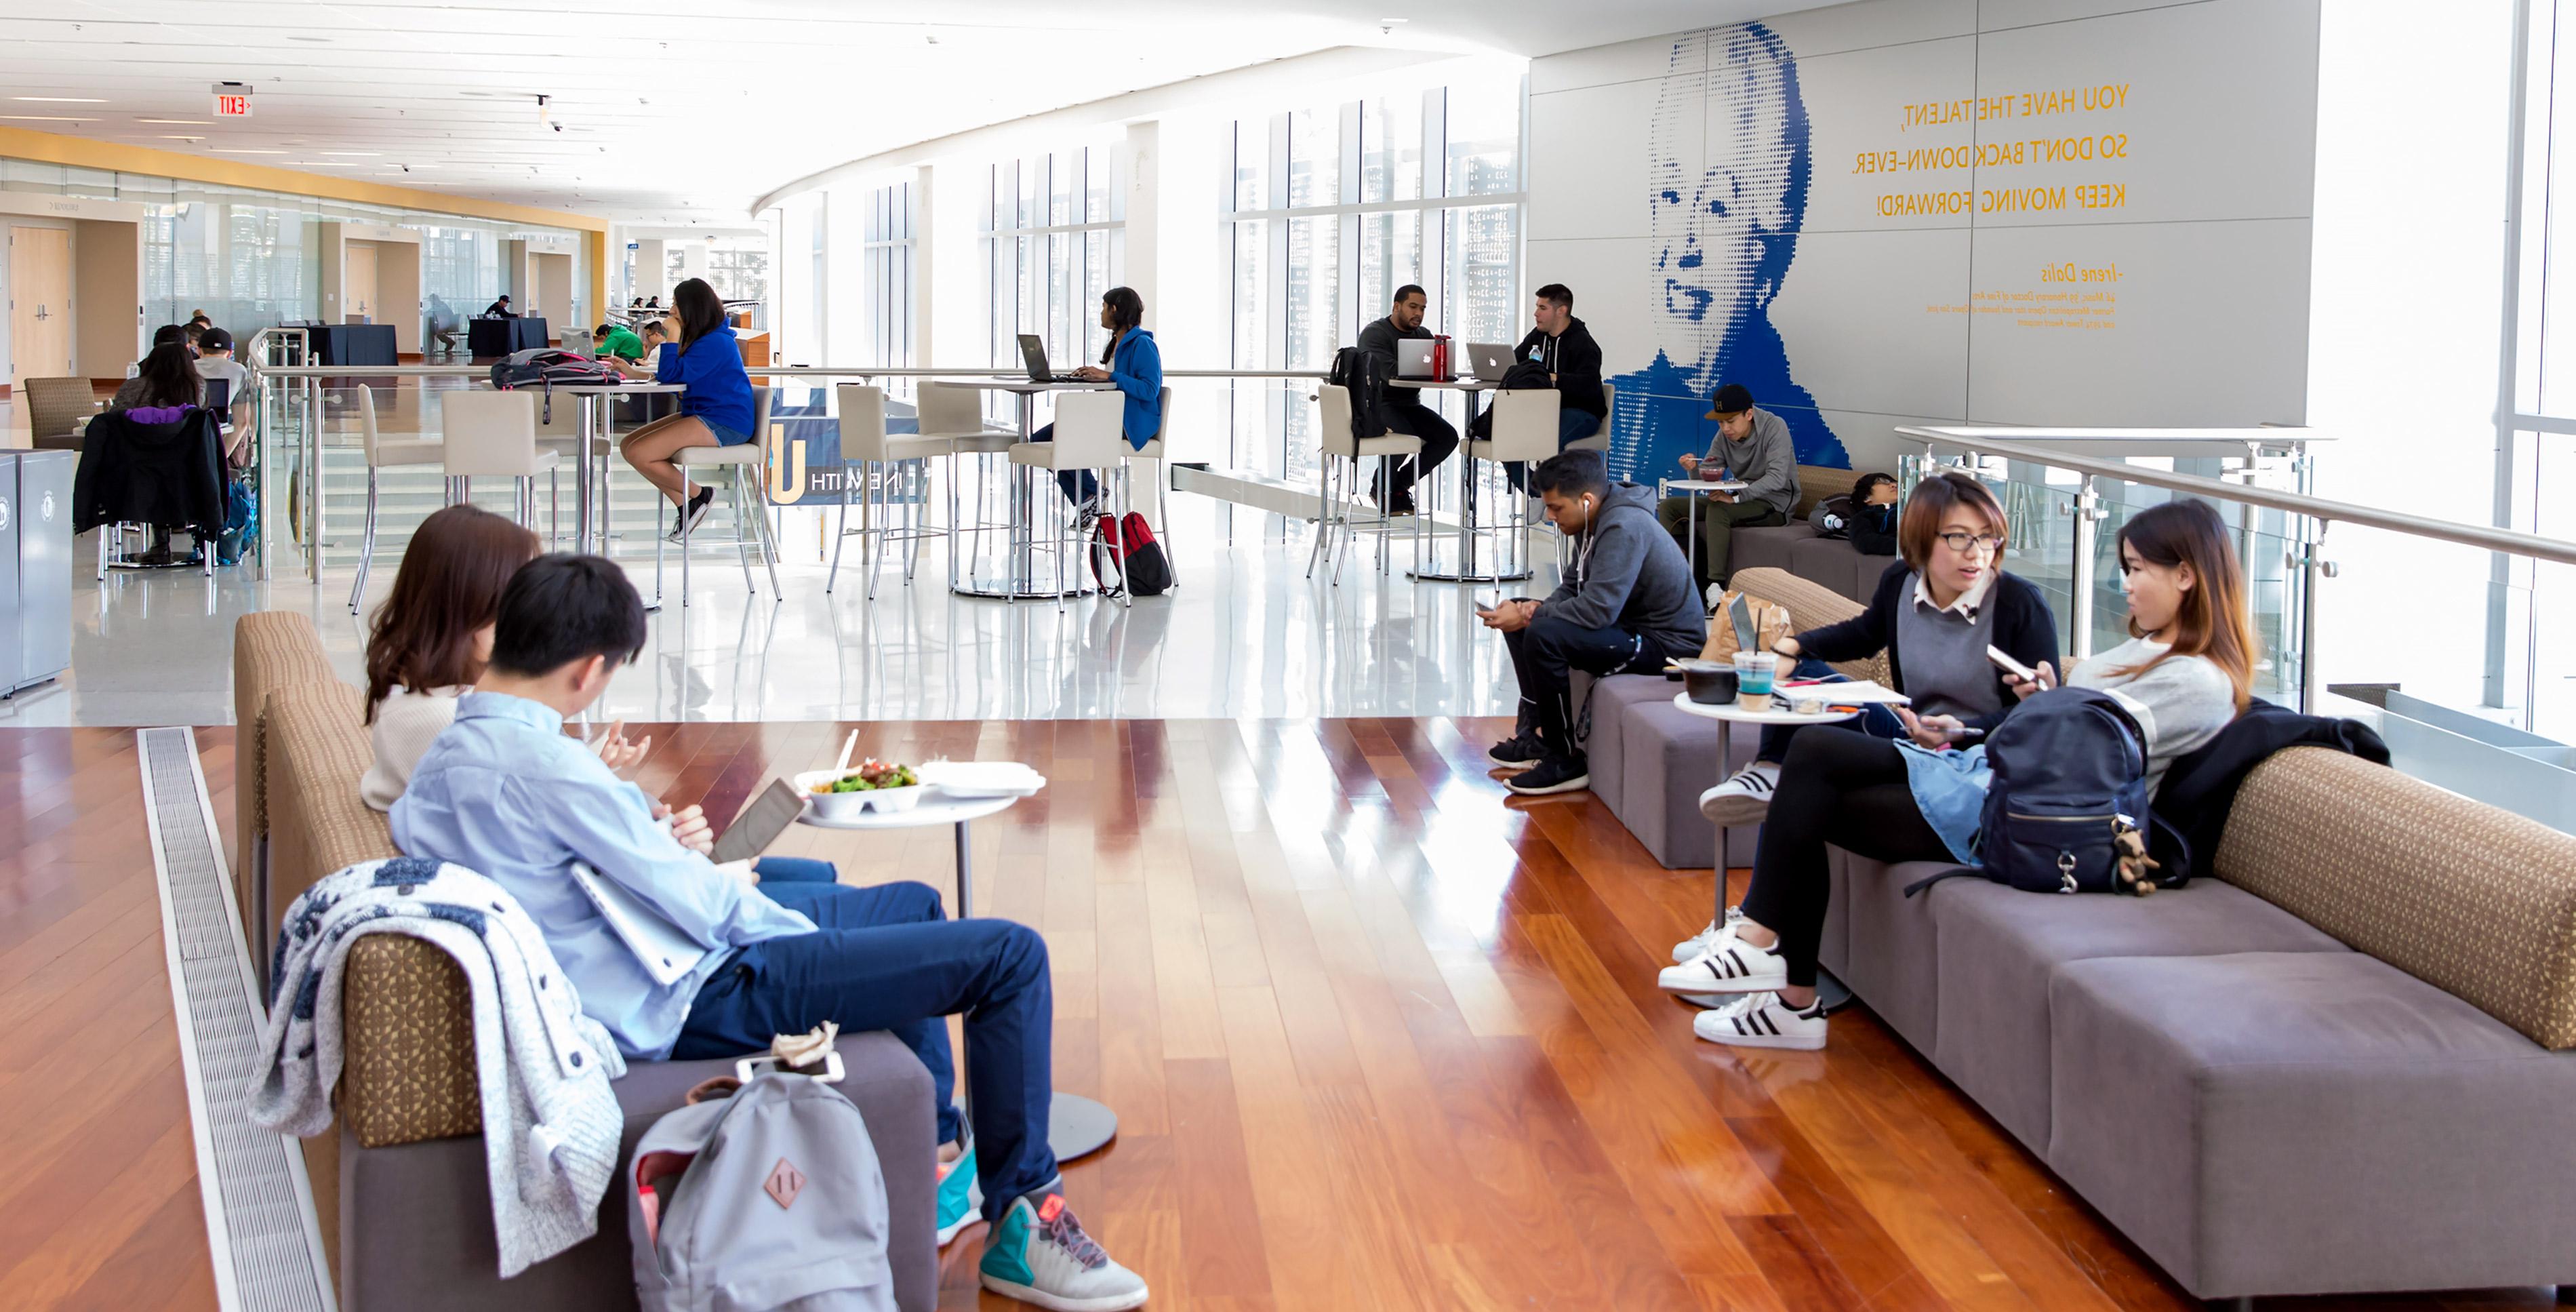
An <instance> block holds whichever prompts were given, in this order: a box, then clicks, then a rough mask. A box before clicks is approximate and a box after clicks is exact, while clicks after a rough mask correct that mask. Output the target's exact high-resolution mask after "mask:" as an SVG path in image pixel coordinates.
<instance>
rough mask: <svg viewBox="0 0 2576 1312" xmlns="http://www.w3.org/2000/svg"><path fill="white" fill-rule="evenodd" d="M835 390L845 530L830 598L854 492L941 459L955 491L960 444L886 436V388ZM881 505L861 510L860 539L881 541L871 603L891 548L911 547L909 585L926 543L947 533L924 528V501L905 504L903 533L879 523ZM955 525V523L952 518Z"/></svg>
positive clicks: (872, 564)
mask: <svg viewBox="0 0 2576 1312" xmlns="http://www.w3.org/2000/svg"><path fill="white" fill-rule="evenodd" d="M832 390H833V391H834V392H835V393H837V394H838V396H839V404H840V409H841V528H840V532H839V534H838V535H837V536H835V537H834V539H833V541H832V569H831V572H830V573H827V574H825V575H824V576H823V591H824V592H826V593H829V592H830V591H831V590H832V584H833V582H834V581H835V580H837V579H839V578H840V577H841V548H842V547H844V546H846V545H848V543H849V539H850V537H851V536H852V534H851V532H850V498H851V494H852V493H853V492H854V491H855V490H857V489H859V488H863V487H869V486H870V485H872V484H875V483H876V482H877V479H878V477H879V476H880V475H881V474H890V473H891V472H892V467H893V466H896V465H899V464H903V463H906V462H909V461H914V460H920V461H929V460H935V459H939V458H941V457H946V458H947V460H948V481H949V485H950V486H951V487H954V486H955V485H956V481H957V444H956V443H955V442H954V441H952V440H950V439H948V438H944V437H919V436H915V435H912V434H901V435H895V434H889V433H887V432H886V414H885V389H884V388H882V387H872V386H868V385H866V384H862V383H842V384H840V385H838V386H836V387H834V388H833V389H832ZM950 390H955V389H950ZM878 504H879V501H878V498H876V497H875V496H870V497H869V498H868V499H867V500H866V501H865V502H863V503H861V504H860V507H859V530H858V534H857V536H859V537H868V536H871V535H873V536H874V537H875V539H876V545H875V547H874V549H873V550H872V551H871V552H870V553H869V555H868V600H870V601H874V600H876V596H877V574H878V573H879V571H880V569H881V568H882V564H883V561H884V557H885V546H886V543H888V542H889V541H898V540H899V541H903V542H908V543H910V544H911V551H910V554H909V555H908V556H907V557H906V558H905V560H904V566H903V581H904V582H905V583H906V584H910V583H911V582H912V571H913V567H914V566H915V565H917V564H919V563H920V561H921V543H922V541H923V540H924V539H926V538H934V537H944V536H946V534H945V533H944V532H940V533H934V532H931V531H929V530H928V529H926V528H925V527H923V525H922V514H921V501H920V499H919V498H917V497H916V498H906V500H905V502H904V524H903V527H901V528H896V527H895V526H893V525H891V524H879V523H878V522H877V518H876V515H877V507H878ZM892 509H893V508H892V506H891V505H889V506H888V507H887V510H888V511H889V513H890V512H891V511H892ZM951 522H952V523H953V522H954V518H953V516H952V519H951Z"/></svg>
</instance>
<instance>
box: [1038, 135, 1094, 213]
mask: <svg viewBox="0 0 2576 1312" xmlns="http://www.w3.org/2000/svg"><path fill="white" fill-rule="evenodd" d="M1090 155H1091V152H1090V151H1087V150H1065V151H1058V152H1056V153H1055V154H1054V155H1051V156H1049V157H1048V159H1047V164H1048V167H1047V218H1046V221H1047V224H1048V226H1050V227H1053V226H1056V225H1059V224H1066V223H1073V222H1077V221H1078V220H1076V219H1075V218H1074V214H1073V200H1074V196H1075V194H1076V193H1077V192H1078V191H1079V189H1080V188H1081V186H1082V173H1083V169H1084V167H1085V161H1086V160H1087V159H1088V158H1089V157H1090Z"/></svg>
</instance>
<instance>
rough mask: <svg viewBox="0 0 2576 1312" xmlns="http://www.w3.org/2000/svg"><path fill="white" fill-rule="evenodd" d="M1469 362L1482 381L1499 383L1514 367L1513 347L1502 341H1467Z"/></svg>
mask: <svg viewBox="0 0 2576 1312" xmlns="http://www.w3.org/2000/svg"><path fill="white" fill-rule="evenodd" d="M1467 363H1468V365H1469V367H1471V368H1473V369H1474V370H1475V371H1476V377H1477V379H1478V380H1479V381H1481V382H1488V383H1499V382H1501V381H1503V375H1504V374H1507V373H1510V372H1511V369H1512V348H1510V347H1508V346H1505V345H1503V344H1502V343H1501V342H1469V343H1467Z"/></svg>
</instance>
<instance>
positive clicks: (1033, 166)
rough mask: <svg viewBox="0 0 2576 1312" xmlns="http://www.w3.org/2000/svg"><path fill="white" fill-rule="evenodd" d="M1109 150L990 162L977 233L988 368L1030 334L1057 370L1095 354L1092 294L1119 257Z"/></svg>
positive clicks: (1119, 226) (1111, 281) (1095, 299)
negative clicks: (980, 233) (1043, 344)
mask: <svg viewBox="0 0 2576 1312" xmlns="http://www.w3.org/2000/svg"><path fill="white" fill-rule="evenodd" d="M1117 154H1118V152H1117V151H1116V150H1115V149H1114V148H1112V147H1110V146H1108V145H1106V144H1103V145H1094V146H1081V147H1076V148H1074V149H1071V150H1059V151H1055V152H1052V153H1050V154H1044V155H1032V156H1029V157H1027V158H1025V159H1015V160H1004V161H1002V162H1001V163H998V164H995V165H993V166H992V168H991V170H990V172H989V177H990V179H991V181H990V185H989V189H988V190H987V192H986V201H987V203H986V205H985V207H984V215H983V222H982V227H983V230H984V254H985V259H984V267H985V276H986V283H985V285H986V287H987V288H988V289H989V291H990V295H989V296H988V297H987V302H986V303H987V304H988V305H989V307H990V314H989V319H988V322H989V324H990V327H991V333H990V338H989V349H990V357H989V358H990V362H991V363H993V364H996V365H1009V364H1016V363H1017V362H1018V361H1019V358H1020V348H1019V341H1018V338H1019V335H1020V334H1021V333H1036V334H1037V335H1038V336H1039V337H1040V338H1041V339H1042V340H1044V341H1045V342H1046V349H1047V360H1048V362H1049V363H1050V364H1052V365H1054V366H1055V367H1056V368H1059V369H1070V368H1072V367H1073V366H1075V365H1078V364H1083V363H1087V362H1089V361H1093V360H1097V359H1099V358H1100V352H1101V351H1102V349H1103V348H1105V347H1107V346H1108V344H1109V342H1108V338H1107V336H1106V335H1105V334H1103V333H1102V332H1101V330H1100V319H1099V312H1098V309H1097V307H1098V306H1099V304H1100V298H1101V296H1102V295H1103V294H1104V293H1106V292H1107V291H1108V290H1109V289H1110V288H1112V287H1115V286H1117V285H1118V284H1119V282H1120V281H1121V275H1122V274H1123V272H1124V271H1125V267H1126V259H1127V208H1126V198H1125V192H1126V189H1125V188H1124V187H1123V186H1121V185H1120V179H1119V177H1118V160H1117Z"/></svg>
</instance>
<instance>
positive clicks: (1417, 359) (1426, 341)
mask: <svg viewBox="0 0 2576 1312" xmlns="http://www.w3.org/2000/svg"><path fill="white" fill-rule="evenodd" d="M1431 345H1432V343H1431V339H1430V338H1428V337H1425V338H1420V339H1416V338H1411V337H1399V338H1397V339H1396V340H1395V376H1396V377H1398V378H1429V377H1431Z"/></svg>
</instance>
